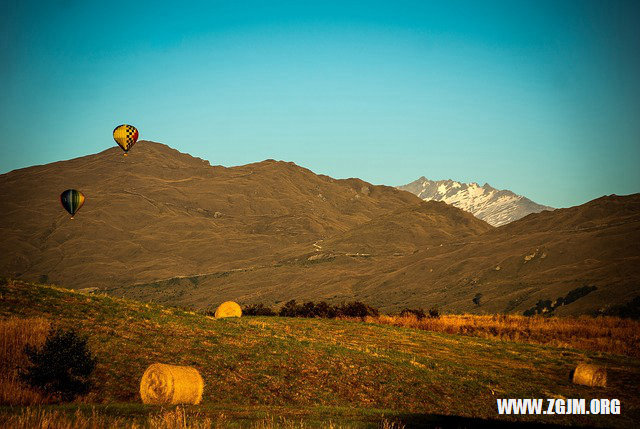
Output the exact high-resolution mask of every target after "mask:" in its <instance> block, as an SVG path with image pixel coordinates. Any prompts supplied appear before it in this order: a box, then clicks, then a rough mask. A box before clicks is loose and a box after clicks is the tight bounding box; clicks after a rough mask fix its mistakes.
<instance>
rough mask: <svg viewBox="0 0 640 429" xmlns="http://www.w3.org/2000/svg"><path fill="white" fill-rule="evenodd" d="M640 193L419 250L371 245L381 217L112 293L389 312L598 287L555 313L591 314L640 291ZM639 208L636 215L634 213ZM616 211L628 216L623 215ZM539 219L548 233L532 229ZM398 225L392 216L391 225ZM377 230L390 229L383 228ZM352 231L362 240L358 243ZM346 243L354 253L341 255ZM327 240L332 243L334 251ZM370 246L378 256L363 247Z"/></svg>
mask: <svg viewBox="0 0 640 429" xmlns="http://www.w3.org/2000/svg"><path fill="white" fill-rule="evenodd" d="M639 199H640V195H632V196H628V197H607V198H606V199H604V200H603V201H604V203H605V205H604V206H601V205H600V203H598V204H595V205H594V204H592V203H588V204H585V205H584V206H578V207H573V208H570V209H564V210H559V211H557V216H558V218H559V220H558V221H557V222H556V220H555V216H553V215H554V214H555V213H556V212H553V213H548V212H543V213H539V214H535V215H530V216H528V217H526V218H524V219H522V220H520V221H516V222H514V223H513V224H510V225H509V226H504V227H500V228H497V229H489V230H488V231H487V232H485V233H483V234H480V235H476V236H471V235H468V236H466V237H464V236H463V234H459V237H460V238H459V239H457V240H453V239H449V240H444V239H443V240H442V242H440V243H438V241H437V240H435V242H432V243H427V244H423V246H424V247H422V248H421V249H420V250H419V251H416V252H414V253H412V254H406V253H395V254H389V253H387V252H382V251H381V247H376V246H374V245H373V244H375V241H372V240H374V239H375V237H376V236H375V234H371V235H368V234H369V233H371V231H372V230H373V229H374V228H369V226H370V225H371V224H373V225H376V224H377V221H371V222H369V223H367V224H364V225H361V226H358V227H356V228H354V230H363V231H364V232H363V234H361V235H358V234H354V233H353V231H354V230H352V231H349V232H347V233H345V234H342V235H339V236H337V237H334V238H331V239H328V240H326V241H325V242H323V243H320V244H321V245H322V246H324V247H323V248H322V249H316V252H315V253H314V252H308V253H305V254H300V255H299V257H298V258H291V259H289V260H287V261H285V262H283V263H280V264H276V265H271V266H260V267H252V268H250V269H245V270H238V271H231V272H219V273H214V274H211V275H207V276H200V277H192V278H185V279H171V280H168V281H164V282H158V283H155V284H139V285H136V286H134V287H126V288H119V289H118V290H114V293H117V294H123V295H127V296H132V297H135V298H138V299H152V300H156V301H160V302H166V303H171V302H180V303H183V304H186V305H190V306H194V307H207V306H208V305H210V304H211V303H212V302H217V301H220V300H224V299H231V298H234V299H238V300H240V301H242V302H264V303H267V304H272V305H278V304H281V303H282V302H283V301H286V300H289V299H292V298H295V299H298V300H307V299H313V300H318V299H326V300H329V301H333V302H340V301H348V300H352V299H361V300H364V301H366V302H369V303H371V304H373V305H376V306H379V307H381V308H383V309H385V310H397V309H399V308H402V307H404V306H422V307H431V306H433V305H438V306H439V307H440V308H441V309H443V310H445V311H451V312H475V313H494V312H516V313H522V312H523V311H525V310H527V309H529V308H531V307H533V306H535V305H536V303H537V302H538V301H539V300H550V301H555V300H557V299H558V298H560V297H565V296H567V295H568V294H569V293H570V292H571V291H573V290H575V289H577V288H580V287H583V286H596V287H597V289H596V290H595V291H592V292H590V293H589V294H587V295H586V296H583V297H580V298H578V299H576V300H575V301H573V302H571V303H569V304H567V305H562V306H558V307H557V308H555V309H554V311H553V314H558V315H563V314H584V313H592V312H594V311H597V310H599V309H606V308H608V307H611V306H613V305H616V304H623V303H627V302H629V301H631V299H633V298H634V297H635V296H638V295H640V282H639V281H638V280H639V279H640V248H639V244H638V243H640V230H639V228H638V225H639V223H638V222H637V221H636V220H634V219H637V216H638V214H637V213H638V212H637V209H634V207H637V202H638V200H639ZM600 200H602V199H600ZM597 201H599V200H597ZM594 206H595V207H597V209H596V210H598V211H600V215H601V216H602V217H603V218H604V219H608V221H609V223H607V224H599V225H598V226H593V227H586V226H578V227H577V228H571V227H568V226H570V224H565V225H563V226H562V229H559V228H558V226H557V225H558V224H560V221H561V220H562V219H565V218H577V219H585V218H592V215H593V214H592V213H589V212H590V211H591V210H592V208H593V207H594ZM634 210H636V214H635V215H633V214H630V213H632V212H633V211H634ZM618 211H620V212H621V213H622V216H620V217H618V216H616V213H617V212H618ZM550 214H551V215H552V216H550ZM538 217H540V218H542V220H540V219H536V218H538ZM382 219H386V216H381V217H380V220H382ZM536 223H539V224H540V226H541V229H542V232H537V231H535V230H530V229H529V226H530V225H531V224H536ZM579 225H583V224H579ZM394 227H395V226H394V224H393V222H392V223H391V225H390V226H389V230H391V231H392V230H393V228H394ZM567 227H568V228H567ZM545 229H546V231H545ZM378 231H379V232H380V234H381V235H382V236H384V234H385V230H384V227H380V228H378ZM354 237H356V238H357V237H362V238H361V239H360V240H359V241H357V240H356V241H353V239H354ZM418 237H420V236H419V235H418ZM421 239H424V240H425V241H424V242H425V243H426V242H427V241H428V240H427V239H425V238H424V237H422V238H421ZM399 242H400V241H398V243H399ZM372 243H373V244H372ZM349 244H352V245H353V247H352V248H351V251H350V252H344V251H343V250H347V249H349V246H348V245H349ZM330 245H335V247H334V248H333V249H329V247H330ZM337 248H339V249H340V251H338V250H336V249H337ZM365 250H366V251H369V250H371V252H373V253H365V254H362V252H363V251H365ZM397 250H400V249H397ZM403 250H410V247H409V246H407V248H406V249H403ZM377 251H380V253H376V252H377ZM476 294H482V297H481V299H480V301H479V305H477V304H475V303H474V302H473V298H474V297H475V296H476Z"/></svg>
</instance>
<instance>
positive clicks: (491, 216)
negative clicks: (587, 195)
mask: <svg viewBox="0 0 640 429" xmlns="http://www.w3.org/2000/svg"><path fill="white" fill-rule="evenodd" d="M398 189H402V190H404V191H409V192H411V193H412V194H415V195H417V196H418V197H420V198H421V199H423V200H425V201H444V202H445V203H447V204H451V205H453V206H456V207H458V208H460V209H462V210H465V211H468V212H470V213H473V214H474V215H475V216H476V217H477V218H478V219H482V220H484V221H485V222H487V223H489V224H490V225H493V226H501V225H505V224H507V223H509V222H513V221H514V220H518V219H520V218H523V217H525V216H526V215H528V214H530V213H539V212H541V211H543V210H553V207H549V206H543V205H541V204H538V203H535V202H533V201H531V200H530V199H528V198H526V197H523V196H522V195H517V194H515V193H513V192H511V191H509V190H506V189H505V190H499V189H495V188H493V187H491V186H490V185H489V184H488V183H485V184H484V185H482V186H480V185H478V184H477V183H475V182H472V183H462V182H456V181H453V180H429V179H427V178H426V177H424V176H423V177H421V178H419V179H417V180H414V181H413V182H411V183H408V184H406V185H403V186H398Z"/></svg>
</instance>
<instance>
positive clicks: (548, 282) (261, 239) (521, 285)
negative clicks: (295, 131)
mask: <svg viewBox="0 0 640 429" xmlns="http://www.w3.org/2000/svg"><path fill="white" fill-rule="evenodd" d="M71 187H73V188H76V189H79V190H81V191H82V192H84V193H85V195H86V196H87V201H86V203H85V206H84V207H83V208H82V209H81V210H80V212H79V213H78V215H77V216H76V219H74V220H70V219H69V217H68V215H66V212H64V211H63V210H62V208H61V207H60V203H59V202H58V195H59V194H60V192H61V191H62V190H64V189H67V188H71ZM0 201H1V202H0V211H1V219H0V220H1V222H0V236H2V240H1V242H0V243H1V244H0V249H1V250H2V252H1V254H0V273H1V274H4V275H12V276H17V277H20V278H24V279H28V280H38V279H41V280H42V279H46V281H49V282H55V283H59V284H64V285H65V286H68V287H75V288H81V287H100V288H103V289H105V290H107V291H109V292H111V293H113V294H117V295H126V296H130V297H134V298H137V299H142V300H154V301H159V302H163V303H168V304H171V305H188V306H192V307H197V308H203V307H208V306H212V305H216V304H218V303H220V302H222V301H225V300H235V301H238V302H240V303H243V304H244V303H249V302H264V303H265V304H271V305H276V304H280V303H282V302H283V301H287V300H289V299H298V300H305V299H313V300H318V299H324V300H328V301H333V302H340V301H348V300H353V299H358V300H363V301H366V302H368V303H371V304H373V305H376V306H379V307H381V308H383V309H385V310H393V309H398V308H402V307H404V306H422V307H431V306H433V305H438V306H440V308H442V309H443V310H445V311H456V312H458V311H471V312H479V313H487V312H518V313H521V312H522V311H524V310H526V309H529V308H531V307H532V306H534V305H535V304H536V302H537V301H539V300H551V301H555V300H556V299H557V298H560V297H563V296H566V295H567V294H568V293H569V292H570V291H572V290H575V289H576V288H579V287H582V286H585V285H592V286H596V287H597V289H596V290H595V291H592V292H590V293H589V294H588V295H586V296H583V297H580V298H579V299H576V300H575V301H573V302H571V303H570V304H567V305H563V306H558V307H556V308H555V309H554V310H553V312H554V314H580V313H586V312H592V311H594V310H596V309H599V308H602V307H607V306H610V305H615V304H623V303H626V302H628V301H630V300H631V299H632V298H633V297H635V296H637V295H639V294H640V286H639V285H640V282H639V281H638V280H639V279H640V248H639V244H638V243H640V229H639V228H638V226H639V225H640V223H638V220H639V219H640V195H638V194H636V195H631V196H627V197H618V196H609V197H603V198H599V199H597V200H594V201H592V202H589V203H587V204H584V205H582V206H577V207H572V208H568V209H560V210H555V211H553V212H542V213H537V214H532V215H529V216H527V217H525V218H523V219H520V220H518V221H516V222H513V223H511V224H508V225H506V226H503V227H500V228H492V227H490V226H489V225H487V224H486V223H484V222H482V221H480V220H478V219H476V218H474V217H473V216H471V215H470V214H468V213H465V212H462V211H461V210H459V209H457V208H454V207H451V206H448V205H446V204H444V203H436V202H422V201H421V200H420V199H419V198H418V197H415V196H414V195H412V194H410V193H408V192H403V191H398V190H396V189H394V188H391V187H386V186H374V185H371V184H369V183H366V182H363V181H361V180H359V179H348V180H336V179H332V178H330V177H327V176H321V175H316V174H314V173H313V172H311V171H309V170H307V169H304V168H301V167H298V166H296V165H295V164H292V163H286V162H280V161H273V160H267V161H263V162H259V163H255V164H249V165H245V166H239V167H232V168H225V167H221V166H213V167H212V166H210V165H209V164H208V162H206V161H203V160H201V159H198V158H194V157H191V156H189V155H186V154H182V153H179V152H178V151H175V150H173V149H171V148H169V147H167V146H164V145H161V144H158V143H151V142H140V143H139V144H138V145H136V147H135V149H134V151H132V153H131V155H130V156H128V157H126V158H125V157H123V156H122V155H121V152H120V151H119V149H117V148H112V149H108V150H106V151H104V152H101V153H99V154H96V155H90V156H86V157H83V158H78V159H73V160H69V161H63V162H57V163H53V164H49V165H44V166H37V167H31V168H27V169H22V170H17V171H13V172H11V173H8V174H4V175H2V176H0ZM44 276H46V278H45V277H44ZM476 294H482V298H481V299H480V301H479V304H480V305H477V304H475V303H474V302H473V301H472V299H473V298H474V297H475V296H476Z"/></svg>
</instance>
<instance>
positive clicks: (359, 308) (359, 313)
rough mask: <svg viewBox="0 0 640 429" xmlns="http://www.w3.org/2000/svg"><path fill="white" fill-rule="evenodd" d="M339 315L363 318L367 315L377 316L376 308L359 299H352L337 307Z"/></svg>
mask: <svg viewBox="0 0 640 429" xmlns="http://www.w3.org/2000/svg"><path fill="white" fill-rule="evenodd" d="M339 315H340V316H343V317H359V318H361V319H364V318H365V317H367V316H373V317H375V316H377V315H378V309H377V308H373V307H371V306H369V305H367V304H364V303H362V302H360V301H353V302H350V303H348V304H344V305H343V306H341V307H340V309H339Z"/></svg>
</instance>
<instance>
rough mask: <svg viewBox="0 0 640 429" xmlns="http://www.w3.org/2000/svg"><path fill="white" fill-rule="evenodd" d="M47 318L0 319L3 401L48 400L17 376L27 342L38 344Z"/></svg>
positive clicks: (0, 395) (0, 399) (0, 394)
mask: <svg viewBox="0 0 640 429" xmlns="http://www.w3.org/2000/svg"><path fill="white" fill-rule="evenodd" d="M49 326H50V322H49V320H47V319H44V318H29V319H20V318H17V317H11V318H8V319H4V320H0V404H5V405H30V404H41V403H45V402H48V399H47V398H46V397H44V396H43V395H41V394H40V393H39V392H37V391H35V390H33V389H30V388H28V387H27V386H26V385H25V384H24V383H23V382H22V381H21V380H20V379H19V377H18V374H19V372H20V370H22V369H23V368H24V366H25V363H26V357H25V355H24V348H25V346H26V345H32V346H39V345H41V344H42V343H44V340H45V338H46V336H47V332H48V331H49Z"/></svg>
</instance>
